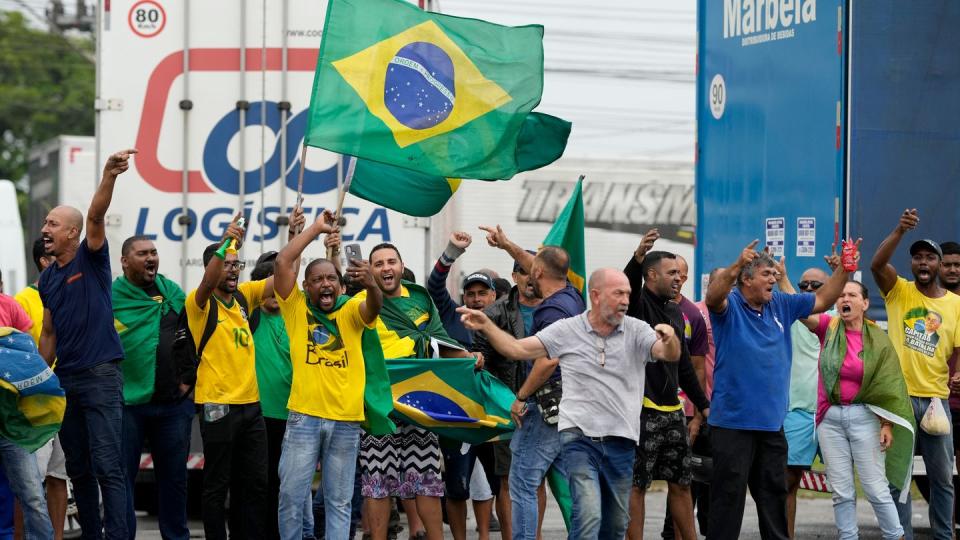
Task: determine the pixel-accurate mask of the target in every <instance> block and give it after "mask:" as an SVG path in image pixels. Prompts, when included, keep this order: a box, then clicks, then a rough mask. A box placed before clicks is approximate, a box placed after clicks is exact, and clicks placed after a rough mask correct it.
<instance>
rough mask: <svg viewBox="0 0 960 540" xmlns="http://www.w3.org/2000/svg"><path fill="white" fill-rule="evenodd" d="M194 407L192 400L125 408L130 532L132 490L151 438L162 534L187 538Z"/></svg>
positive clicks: (133, 530)
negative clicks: (145, 447) (144, 451)
mask: <svg viewBox="0 0 960 540" xmlns="http://www.w3.org/2000/svg"><path fill="white" fill-rule="evenodd" d="M194 413H195V408H194V405H193V400H191V399H185V400H183V401H181V402H179V403H169V404H153V403H145V404H143V405H128V406H126V407H124V408H123V461H124V464H125V465H126V468H127V470H126V477H127V486H128V487H127V490H128V491H127V493H128V496H127V532H128V533H129V538H130V539H131V540H133V539H134V538H136V536H137V516H136V514H135V513H134V501H133V490H134V484H135V482H136V478H137V473H138V472H139V471H140V453H141V452H142V451H143V443H144V440H146V441H148V443H149V449H150V455H151V457H152V459H153V469H154V471H155V473H156V474H155V477H156V481H157V501H158V503H159V515H158V522H159V526H160V535H161V536H163V538H164V539H168V540H187V539H188V538H190V529H189V528H188V527H187V467H186V464H187V453H188V452H189V451H190V427H191V423H192V421H193V415H194Z"/></svg>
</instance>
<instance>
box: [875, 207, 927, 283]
mask: <svg viewBox="0 0 960 540" xmlns="http://www.w3.org/2000/svg"><path fill="white" fill-rule="evenodd" d="M919 224H920V216H918V215H917V209H916V208H908V209H906V210H904V211H903V213H902V214H900V221H898V222H897V226H896V227H894V229H893V231H891V232H890V234H888V235H887V237H886V238H884V239H883V242H880V245H879V246H877V251H876V253H874V254H873V259H872V260H871V261H870V273H872V274H873V280H874V281H876V282H877V286H878V287H880V292H882V293H883V294H887V293H888V292H890V289H892V288H893V286H894V285H896V284H897V269H896V268H894V267H893V265H892V264H890V259H891V258H892V257H893V253H894V252H895V251H896V250H897V245H899V244H900V240H902V239H903V235H905V234H907V232H909V231H912V230H913V229H916V228H917V225H919Z"/></svg>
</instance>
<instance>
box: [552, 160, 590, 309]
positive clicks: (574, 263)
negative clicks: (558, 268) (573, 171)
mask: <svg viewBox="0 0 960 540" xmlns="http://www.w3.org/2000/svg"><path fill="white" fill-rule="evenodd" d="M543 245H545V246H559V247H562V248H563V249H565V250H566V251H567V254H569V255H570V270H569V272H567V279H569V280H570V283H572V284H573V286H574V287H576V288H577V290H578V291H580V293H581V294H583V299H584V300H586V299H587V288H586V287H585V285H586V278H587V254H586V249H585V246H586V242H584V239H583V177H582V176H581V177H580V179H579V180H577V185H576V186H575V187H574V188H573V192H572V193H571V194H570V200H568V201H567V204H566V206H564V207H563V210H562V211H561V212H560V215H558V216H557V219H556V221H554V222H553V227H552V228H551V229H550V232H548V233H547V237H546V238H545V239H544V240H543Z"/></svg>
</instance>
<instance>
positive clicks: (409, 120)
mask: <svg viewBox="0 0 960 540" xmlns="http://www.w3.org/2000/svg"><path fill="white" fill-rule="evenodd" d="M542 92H543V27H542V26H539V25H532V26H522V27H506V26H500V25H496V24H492V23H488V22H485V21H480V20H476V19H465V18H460V17H451V16H447V15H439V14H436V13H429V12H425V11H421V10H420V9H417V8H416V7H415V6H413V5H411V4H410V3H408V2H405V1H403V0H330V2H329V3H328V4H327V15H326V21H325V23H324V29H323V41H322V43H321V45H320V56H319V58H318V60H317V70H316V76H315V78H314V83H313V93H312V97H311V102H310V114H309V125H308V127H307V135H306V138H305V143H306V144H307V145H309V146H316V147H320V148H325V149H327V150H330V151H333V152H338V153H341V154H346V155H352V156H357V157H360V158H364V159H371V160H374V161H379V162H382V163H389V164H392V165H397V166H400V167H404V168H407V169H412V170H415V171H418V172H422V173H426V174H431V175H434V176H441V177H452V178H480V179H503V178H510V177H512V176H513V175H514V174H516V173H517V172H518V171H520V170H524V168H527V169H529V168H530V163H531V162H542V161H544V159H545V156H546V157H551V156H552V159H550V160H549V161H552V160H553V159H556V158H557V157H559V156H560V155H561V154H562V153H563V149H564V147H565V146H566V141H567V136H568V135H569V132H570V124H569V123H568V122H566V121H563V120H560V119H558V118H554V117H551V116H547V115H539V116H534V117H533V121H532V122H530V123H526V124H525V122H526V121H527V118H528V117H529V116H530V115H531V112H532V110H533V108H534V107H535V106H536V105H537V104H538V103H539V102H540V97H541V94H542ZM549 161H547V162H549Z"/></svg>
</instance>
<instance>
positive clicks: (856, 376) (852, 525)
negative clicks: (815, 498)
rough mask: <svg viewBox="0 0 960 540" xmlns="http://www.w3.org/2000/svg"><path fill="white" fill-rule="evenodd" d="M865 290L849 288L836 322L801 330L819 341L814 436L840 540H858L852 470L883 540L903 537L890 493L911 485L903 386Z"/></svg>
mask: <svg viewBox="0 0 960 540" xmlns="http://www.w3.org/2000/svg"><path fill="white" fill-rule="evenodd" d="M869 305H870V301H869V300H868V295H867V288H866V287H864V286H863V284H862V283H859V282H856V281H851V282H849V283H847V284H846V286H844V289H843V294H841V295H840V299H839V300H837V304H836V308H837V311H838V312H839V316H830V315H827V314H821V315H814V316H811V317H810V318H808V319H806V320H804V324H805V325H806V326H807V328H809V329H810V330H811V331H813V332H815V333H816V334H817V336H818V337H819V338H820V344H821V349H820V362H819V372H820V377H819V384H818V398H817V415H816V422H817V436H818V438H819V441H820V452H821V454H822V456H823V461H824V463H825V464H826V466H827V479H828V480H829V481H830V486H831V488H832V491H833V511H834V518H835V520H836V523H837V529H838V530H839V532H840V538H841V539H847V538H858V534H859V533H858V529H857V510H856V488H855V486H854V474H853V472H854V467H856V471H857V474H858V475H859V477H860V484H861V485H862V486H863V491H864V494H865V495H866V496H867V499H868V500H869V501H870V504H871V505H872V506H873V511H874V513H875V514H876V516H877V522H878V523H879V525H880V530H881V532H882V533H883V538H884V539H891V540H892V539H895V538H901V537H902V536H903V527H902V526H901V525H900V519H899V517H898V515H897V508H896V506H895V505H894V503H893V497H892V496H891V495H890V489H889V485H890V484H892V485H894V486H901V487H900V489H902V486H903V485H905V483H906V482H908V481H909V472H910V460H911V456H912V454H913V431H914V430H915V425H914V420H913V414H912V408H911V405H910V401H909V399H908V397H907V388H906V384H905V383H904V381H903V373H902V372H901V371H900V362H899V360H898V358H897V354H896V351H895V350H894V349H893V345H892V344H891V343H890V339H889V338H888V337H887V335H886V333H885V332H884V331H883V330H882V329H880V328H879V327H878V326H877V325H876V324H875V323H873V322H872V321H868V320H865V319H864V313H866V311H867V307H868V306H869Z"/></svg>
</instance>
